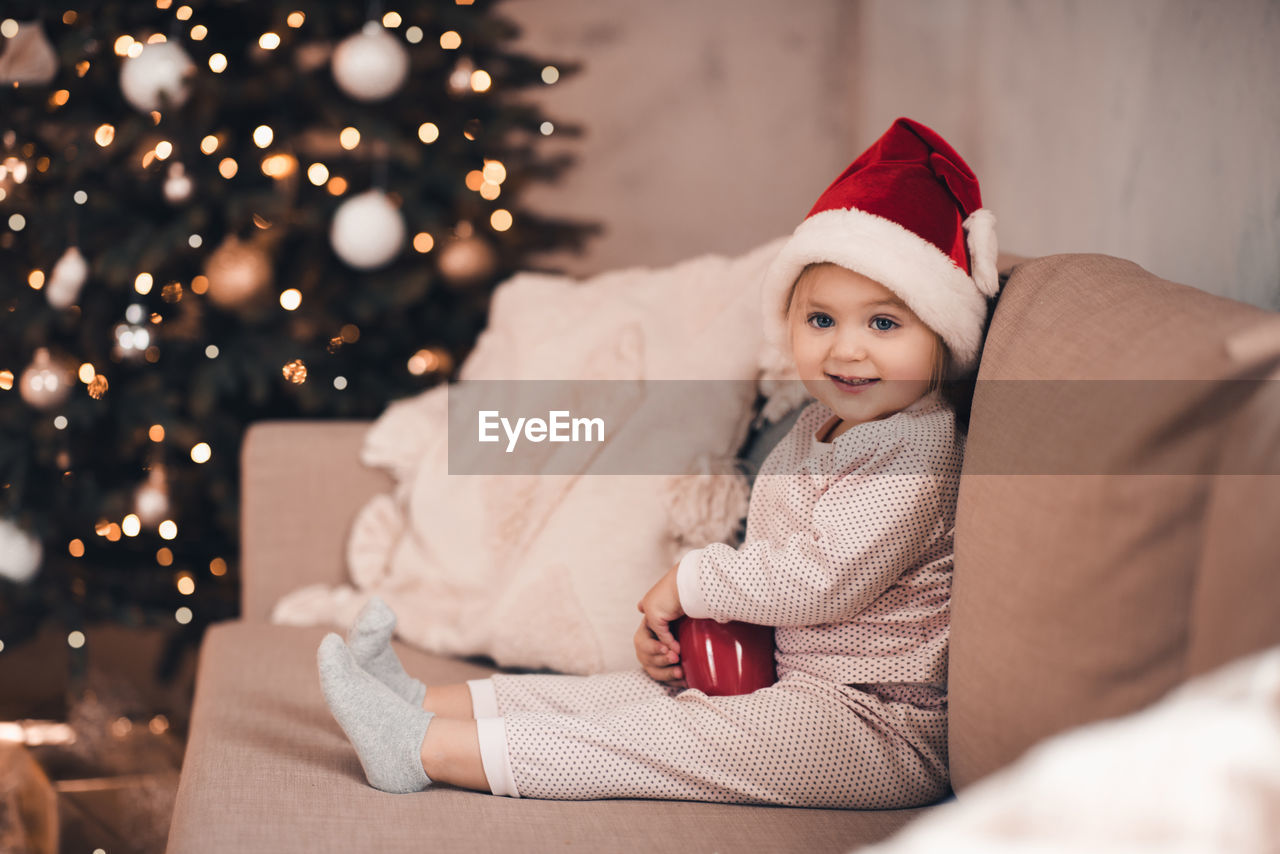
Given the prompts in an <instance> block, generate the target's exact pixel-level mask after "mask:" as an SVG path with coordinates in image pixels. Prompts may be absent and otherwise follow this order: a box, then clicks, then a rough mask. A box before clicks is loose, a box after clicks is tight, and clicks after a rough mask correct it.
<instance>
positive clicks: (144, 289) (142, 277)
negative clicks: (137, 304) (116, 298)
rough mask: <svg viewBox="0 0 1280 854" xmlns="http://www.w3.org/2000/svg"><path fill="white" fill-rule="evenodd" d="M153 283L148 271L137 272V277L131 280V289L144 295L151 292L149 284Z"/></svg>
mask: <svg viewBox="0 0 1280 854" xmlns="http://www.w3.org/2000/svg"><path fill="white" fill-rule="evenodd" d="M153 284H154V280H153V279H152V278H151V274H150V273H139V274H138V278H136V279H134V280H133V289H134V290H135V291H137V292H138V293H140V294H142V295H143V296H146V295H147V294H149V293H151V286H152V285H153Z"/></svg>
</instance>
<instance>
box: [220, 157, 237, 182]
mask: <svg viewBox="0 0 1280 854" xmlns="http://www.w3.org/2000/svg"><path fill="white" fill-rule="evenodd" d="M239 169H240V166H239V165H238V164H237V163H236V161H235V159H234V158H231V157H224V158H222V160H221V162H219V163H218V174H219V175H221V176H222V177H223V178H226V179H228V180H230V179H231V178H234V177H235V176H236V172H237V171H238V170H239Z"/></svg>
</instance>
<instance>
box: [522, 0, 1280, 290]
mask: <svg viewBox="0 0 1280 854" xmlns="http://www.w3.org/2000/svg"><path fill="white" fill-rule="evenodd" d="M503 12H504V14H506V15H507V16H508V17H510V18H512V19H514V20H515V21H516V22H517V23H518V24H519V25H520V26H521V27H522V29H523V31H524V34H523V36H522V40H521V42H519V45H520V46H521V47H523V48H524V49H526V50H529V51H531V52H538V51H542V52H544V53H548V54H551V55H555V56H559V57H562V58H564V59H576V60H580V61H582V62H583V63H584V69H583V72H582V73H581V74H578V75H575V76H571V77H568V78H566V79H564V80H562V81H561V82H560V83H559V84H557V85H556V86H553V87H549V88H547V89H546V90H544V92H543V95H542V96H541V97H542V101H541V103H542V104H543V105H544V106H545V108H546V109H547V111H548V112H549V113H550V114H551V115H552V116H553V117H559V118H560V119H561V120H563V121H572V122H576V123H580V124H582V125H583V126H584V127H585V129H586V136H585V138H584V139H582V140H578V141H575V142H571V143H567V145H568V146H569V147H574V148H576V149H577V151H578V152H579V154H580V157H581V159H580V161H579V163H578V165H577V167H576V168H574V169H572V170H570V172H569V173H568V175H567V176H566V178H565V179H564V181H563V182H562V183H560V184H559V185H556V186H553V187H539V188H537V189H536V190H532V191H530V192H529V193H528V195H527V196H526V201H527V203H528V204H529V205H530V207H533V208H535V209H540V210H546V211H548V212H555V213H562V214H566V215H573V216H584V217H588V218H593V219H598V220H600V221H601V222H603V223H604V224H605V225H606V227H607V232H606V233H605V234H604V235H603V236H601V237H600V238H598V239H596V240H595V241H594V242H593V243H592V244H591V247H590V251H589V252H588V253H587V254H585V255H583V256H581V257H572V256H562V257H556V258H554V259H548V260H554V261H555V262H556V263H559V264H562V265H563V266H564V267H565V268H566V269H568V270H570V271H572V272H574V273H576V274H580V275H586V274H589V273H593V272H598V271H601V270H606V269H610V268H615V267H619V266H628V265H633V264H644V265H658V264H664V263H668V262H672V261H676V260H679V259H681V258H685V257H689V256H692V255H697V254H701V253H704V252H709V251H716V252H723V253H737V252H742V251H745V250H747V249H749V248H750V247H752V246H755V245H758V244H759V243H762V242H764V241H766V240H768V239H770V238H773V237H775V236H778V235H781V234H785V233H788V232H789V231H790V230H791V229H792V228H793V227H794V226H795V225H796V224H797V223H798V222H799V221H800V219H801V218H802V217H803V216H804V214H805V213H806V212H807V211H808V209H809V206H810V205H811V204H812V203H813V201H814V200H815V199H816V198H817V196H818V194H819V193H820V192H821V191H822V190H823V189H824V188H825V187H826V185H827V184H828V183H829V182H830V181H831V180H832V179H833V178H834V177H835V176H836V175H837V174H839V172H840V171H841V170H842V169H843V168H844V167H845V166H846V165H847V164H848V162H849V161H850V160H851V159H852V158H853V157H854V156H856V155H857V153H858V152H859V151H861V150H862V149H863V148H864V147H866V146H867V145H868V144H869V143H870V142H872V141H873V140H874V139H875V138H876V137H877V136H878V135H879V134H880V133H881V132H883V131H884V129H885V128H887V127H888V125H889V124H890V123H891V122H892V121H893V119H894V118H896V117H897V116H899V115H909V116H911V117H913V118H917V119H919V120H921V121H923V122H925V123H926V124H929V125H931V126H932V127H934V128H935V129H937V130H938V131H939V132H940V133H942V134H943V135H944V136H945V137H947V138H948V139H949V140H950V141H951V142H952V143H953V144H954V145H955V146H956V148H957V149H958V150H959V151H960V152H961V153H962V154H963V155H964V156H965V158H966V159H967V160H968V161H969V163H970V165H972V166H973V167H974V170H975V171H976V172H977V173H978V176H979V178H980V179H981V180H982V185H983V190H984V201H985V202H986V204H987V206H988V207H990V208H992V209H993V210H994V211H995V212H996V214H997V216H998V217H999V220H1000V229H999V232H1000V241H1001V246H1002V248H1003V249H1006V250H1008V251H1012V252H1017V253H1020V254H1025V255H1042V254H1051V253H1056V252H1103V253H1107V254H1112V255H1118V256H1122V257H1125V258H1128V259H1131V260H1133V261H1136V262H1138V263H1139V264H1141V265H1142V266H1144V267H1146V268H1147V269H1149V270H1151V271H1153V272H1155V273H1157V274H1159V275H1162V276H1165V277H1167V278H1171V279H1174V280H1176V281H1181V282H1185V283H1187V284H1191V285H1194V286H1196V287H1199V288H1203V289H1205V290H1208V291H1211V292H1214V293H1219V294H1223V295H1226V296H1231V297H1233V298H1236V299H1240V300H1244V301H1247V302H1252V303H1254V304H1257V305H1261V306H1265V307H1268V308H1273V309H1280V94H1278V89H1277V83H1280V2H1277V0H1221V2H1204V0H1199V1H1197V0H1036V2H1026V1H1025V0H923V1H922V2H900V0H798V1H797V2H784V0H698V2H696V3H689V2H682V0H646V2H642V3H641V2H626V0H513V2H510V3H507V4H504V7H503Z"/></svg>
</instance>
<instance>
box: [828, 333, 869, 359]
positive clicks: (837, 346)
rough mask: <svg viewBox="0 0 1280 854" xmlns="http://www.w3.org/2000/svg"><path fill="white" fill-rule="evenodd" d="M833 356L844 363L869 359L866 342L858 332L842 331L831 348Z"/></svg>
mask: <svg viewBox="0 0 1280 854" xmlns="http://www.w3.org/2000/svg"><path fill="white" fill-rule="evenodd" d="M831 355H833V356H835V357H836V358H837V359H841V360H844V361H849V362H858V361H861V360H862V359H865V358H866V357H867V348H866V342H864V341H863V340H862V336H861V335H859V334H858V333H857V332H854V331H847V330H841V334H840V335H839V336H837V337H836V340H835V342H834V346H833V347H832V348H831Z"/></svg>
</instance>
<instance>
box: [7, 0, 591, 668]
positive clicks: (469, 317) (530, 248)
mask: <svg viewBox="0 0 1280 854" xmlns="http://www.w3.org/2000/svg"><path fill="white" fill-rule="evenodd" d="M490 7H491V4H490V3H488V2H485V0H475V2H468V1H467V0H435V2H430V3H427V2H414V3H408V4H405V5H404V7H403V8H400V9H397V10H391V9H390V8H388V9H386V10H385V11H384V9H383V8H382V7H381V5H380V4H372V5H369V6H366V4H363V3H320V2H301V0H299V2H289V3H279V2H270V0H258V2H238V0H207V2H200V0H190V2H187V3H185V4H183V3H180V2H174V1H173V0H155V2H153V3H140V2H100V3H94V2H82V3H74V2H68V3H66V4H65V5H60V6H58V7H56V10H55V9H53V8H50V7H49V4H44V3H27V4H22V3H6V4H5V11H4V12H3V13H0V14H4V16H5V18H4V20H3V22H2V23H0V32H2V33H3V36H4V40H3V42H0V44H3V53H2V54H0V85H2V86H3V89H2V90H0V92H2V94H0V99H2V100H0V271H3V278H0V643H3V642H4V641H6V640H9V641H12V640H13V639H15V638H20V637H22V636H24V635H25V634H27V633H29V632H31V631H32V630H33V629H34V628H35V627H36V626H37V625H38V624H39V623H41V622H42V621H43V620H45V619H47V618H49V617H51V616H52V617H56V618H57V619H59V620H61V621H62V622H63V623H64V624H65V625H67V626H69V627H71V628H75V627H77V626H80V625H84V624H86V623H89V622H92V621H95V620H113V621H121V622H126V623H131V624H138V623H155V622H157V621H167V622H168V623H169V624H170V625H173V623H174V621H176V623H177V624H180V626H181V627H180V628H177V629H176V631H177V632H178V633H179V634H185V635H186V636H187V637H189V638H194V637H198V633H199V631H200V630H201V629H202V627H203V626H204V625H205V624H207V623H208V622H210V621H212V620H216V619H222V618H225V617H228V616H232V615H233V614H234V613H235V611H236V607H237V605H236V603H237V596H238V585H237V571H236V552H237V514H238V512H239V509H238V501H237V481H238V472H237V462H238V455H239V445H240V441H241V437H242V434H243V432H244V429H245V427H246V426H247V425H248V424H249V423H250V422H253V421H256V420H262V419H268V418H294V417H307V418H325V417H343V418H373V417H376V416H377V415H378V414H379V413H380V412H381V411H382V410H383V409H384V408H385V406H386V405H387V403H388V402H390V401H391V400H394V399H396V398H399V397H404V396H407V395H410V394H413V393H416V392H419V391H422V390H424V389H425V388H427V387H429V386H431V385H433V384H435V383H439V382H443V381H446V380H447V379H448V378H449V377H450V375H451V372H452V371H453V370H454V369H455V367H456V366H457V365H458V363H459V362H460V360H461V359H462V357H463V356H465V354H466V353H467V351H468V350H469V349H470V347H471V346H472V343H473V342H474V340H475V337H476V335H477V333H478V332H479V330H480V329H481V327H482V326H483V324H484V319H485V316H486V311H487V306H488V299H489V296H490V294H491V292H492V289H493V287H494V285H495V284H496V283H497V282H499V281H501V280H502V279H503V278H505V277H507V276H509V275H511V274H512V273H513V272H514V271H516V270H517V269H529V268H531V264H530V260H529V256H530V255H531V253H533V252H536V251H542V250H547V249H552V248H577V247H580V246H581V244H582V242H583V241H584V240H585V238H586V236H587V235H588V234H589V233H590V231H591V229H590V228H589V227H588V226H586V225H584V224H581V223H575V222H569V221H563V220H554V219H549V218H544V217H539V216H537V215H536V214H535V213H533V212H530V211H528V210H524V209H522V208H521V207H519V205H518V199H519V197H520V192H521V189H522V187H524V186H525V185H526V184H527V183H528V182H531V181H540V180H553V179H554V178H555V177H556V176H557V175H558V174H559V173H560V172H561V171H562V170H563V169H564V168H566V166H567V165H569V164H568V158H566V157H564V156H557V157H550V156H548V155H546V154H545V153H542V152H540V146H539V143H540V142H541V141H543V140H545V138H546V137H547V136H549V135H551V134H553V133H554V134H557V135H560V134H565V133H572V132H574V130H575V129H574V128H570V127H564V126H561V125H558V124H557V125H553V124H552V122H550V121H548V120H547V118H546V117H544V116H543V115H541V114H540V113H539V111H538V110H537V109H536V108H534V107H532V106H530V105H529V104H528V103H527V102H524V101H522V100H521V91H522V90H527V89H529V88H530V87H537V86H546V85H549V84H553V83H555V82H556V80H557V79H558V78H559V77H560V76H561V75H563V74H566V73H570V72H572V71H573V70H574V69H572V68H568V67H564V66H562V65H560V64H559V63H555V62H552V61H548V60H544V59H538V58H534V57H530V56H527V55H523V54H520V53H518V52H515V51H513V50H512V49H511V48H510V45H509V42H510V41H511V40H512V39H513V38H514V37H515V36H516V35H517V33H516V31H515V30H514V28H513V27H512V26H511V25H510V24H509V23H508V22H506V21H504V20H503V19H502V18H501V17H499V16H497V15H495V14H494V13H493V12H492V10H491V8H490Z"/></svg>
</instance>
